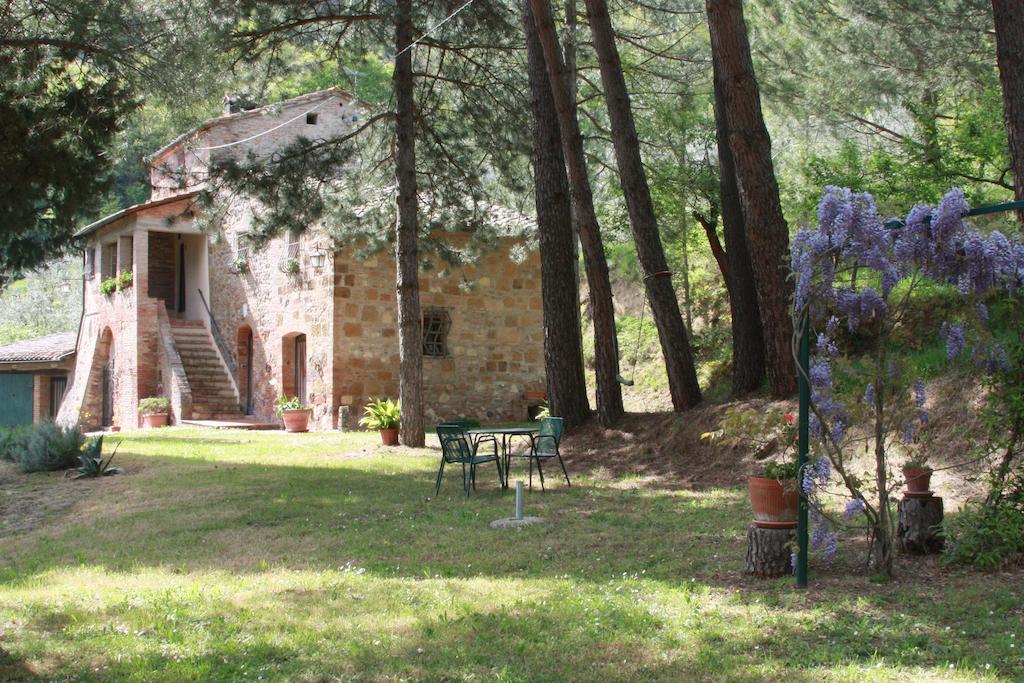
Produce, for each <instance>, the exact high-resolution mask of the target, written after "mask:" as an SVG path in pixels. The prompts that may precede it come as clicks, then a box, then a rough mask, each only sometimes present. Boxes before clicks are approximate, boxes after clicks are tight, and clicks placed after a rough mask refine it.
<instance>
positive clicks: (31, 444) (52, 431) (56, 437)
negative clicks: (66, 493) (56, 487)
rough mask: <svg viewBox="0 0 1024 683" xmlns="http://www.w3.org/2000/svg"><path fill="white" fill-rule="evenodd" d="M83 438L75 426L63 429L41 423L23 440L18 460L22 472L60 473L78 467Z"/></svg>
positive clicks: (47, 423)
mask: <svg viewBox="0 0 1024 683" xmlns="http://www.w3.org/2000/svg"><path fill="white" fill-rule="evenodd" d="M83 441H84V438H83V436H82V432H81V431H79V429H78V427H69V428H68V429H62V428H61V427H59V426H57V425H56V424H54V423H53V422H41V423H39V424H38V425H36V426H35V428H34V429H33V430H32V431H31V433H30V434H29V435H28V438H27V439H26V443H25V448H24V450H22V451H21V453H20V454H19V457H18V467H20V468H21V470H22V471H23V472H46V471H50V470H63V469H67V468H68V467H74V466H75V465H76V464H78V454H79V452H80V450H81V448H82V442H83Z"/></svg>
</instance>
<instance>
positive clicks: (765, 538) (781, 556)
mask: <svg viewBox="0 0 1024 683" xmlns="http://www.w3.org/2000/svg"><path fill="white" fill-rule="evenodd" d="M792 540H793V530H792V529H762V528H760V527H758V526H756V525H754V524H751V525H750V527H749V528H748V529H747V562H746V572H747V574H751V575H753V576H757V577H760V578H763V579H774V578H776V577H779V576H786V575H787V574H791V573H792V572H793V561H792V557H793V549H792V547H791V546H792Z"/></svg>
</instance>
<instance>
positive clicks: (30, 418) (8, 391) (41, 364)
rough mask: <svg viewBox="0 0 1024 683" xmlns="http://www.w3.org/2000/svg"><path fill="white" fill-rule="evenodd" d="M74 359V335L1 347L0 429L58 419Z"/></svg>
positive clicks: (44, 338)
mask: <svg viewBox="0 0 1024 683" xmlns="http://www.w3.org/2000/svg"><path fill="white" fill-rule="evenodd" d="M74 356H75V333H74V332H61V333H59V334H50V335H47V336H45V337H38V338H36V339H30V340H27V341H21V342H16V343H14V344H5V345H4V346H0V427H14V426H19V425H28V424H34V423H37V422H40V421H42V420H48V419H53V418H55V417H56V416H57V412H58V410H59V409H60V405H61V402H62V401H63V398H64V390H65V388H66V387H67V384H68V372H69V371H70V370H71V365H72V362H73V359H74Z"/></svg>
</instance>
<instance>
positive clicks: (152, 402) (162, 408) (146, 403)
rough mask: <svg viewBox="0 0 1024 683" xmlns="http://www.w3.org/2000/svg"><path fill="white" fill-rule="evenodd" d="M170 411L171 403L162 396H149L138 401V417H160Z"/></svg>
mask: <svg viewBox="0 0 1024 683" xmlns="http://www.w3.org/2000/svg"><path fill="white" fill-rule="evenodd" d="M170 409H171V402H170V401H168V400H167V399H166V398H164V397H163V396H150V397H148V398H144V399H142V400H141V401H139V415H161V414H163V413H166V412H168V411H169V410H170Z"/></svg>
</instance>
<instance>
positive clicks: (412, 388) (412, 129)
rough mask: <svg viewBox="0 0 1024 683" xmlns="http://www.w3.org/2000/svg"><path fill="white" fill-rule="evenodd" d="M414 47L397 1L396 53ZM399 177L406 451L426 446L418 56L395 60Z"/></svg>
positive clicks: (408, 19)
mask: <svg viewBox="0 0 1024 683" xmlns="http://www.w3.org/2000/svg"><path fill="white" fill-rule="evenodd" d="M411 43H412V0H397V2H396V15H395V49H396V50H397V51H399V52H401V50H403V49H404V48H405V47H407V46H408V45H410V44H411ZM393 82H394V88H395V106H396V111H397V120H396V122H395V175H396V181H397V183H398V226H397V239H396V240H395V261H396V264H397V271H398V273H397V282H398V286H397V290H398V354H399V370H398V373H399V390H398V391H399V397H400V398H401V401H402V419H401V432H400V436H401V439H402V443H403V444H405V445H406V446H422V445H424V443H425V434H424V424H423V318H422V316H421V314H420V283H419V256H418V254H417V239H418V234H417V233H418V223H417V221H418V216H417V212H418V207H417V197H416V122H415V118H414V112H413V107H414V103H413V75H412V50H406V51H405V52H404V53H402V54H400V55H399V56H398V57H397V59H396V60H395V72H394V77H393Z"/></svg>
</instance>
